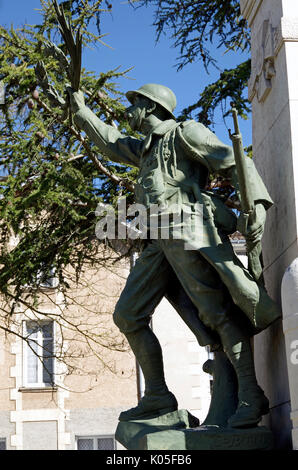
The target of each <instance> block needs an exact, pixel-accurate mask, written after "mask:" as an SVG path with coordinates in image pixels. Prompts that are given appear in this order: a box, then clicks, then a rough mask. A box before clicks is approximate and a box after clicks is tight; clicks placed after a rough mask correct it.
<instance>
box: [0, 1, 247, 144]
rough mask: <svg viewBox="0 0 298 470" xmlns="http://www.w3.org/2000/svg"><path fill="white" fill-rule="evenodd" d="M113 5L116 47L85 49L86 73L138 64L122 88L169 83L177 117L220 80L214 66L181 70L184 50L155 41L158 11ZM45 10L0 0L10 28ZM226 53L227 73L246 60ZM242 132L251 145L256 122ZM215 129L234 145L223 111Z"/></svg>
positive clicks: (222, 57) (108, 25)
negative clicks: (179, 58) (179, 64)
mask: <svg viewBox="0 0 298 470" xmlns="http://www.w3.org/2000/svg"><path fill="white" fill-rule="evenodd" d="M113 5H114V11H113V13H112V14H108V13H107V14H106V15H105V16H104V17H103V21H102V32H103V33H107V34H108V35H107V36H106V37H105V38H104V40H105V42H106V43H108V44H109V46H111V47H112V49H110V48H107V47H104V46H102V45H100V44H99V46H98V47H97V48H95V49H94V50H92V51H90V50H85V51H84V52H83V59H84V66H85V67H86V69H88V70H93V71H95V72H96V73H99V72H101V71H107V70H110V69H112V68H116V67H118V66H119V65H121V66H122V69H123V70H124V69H127V68H129V67H132V66H133V67H134V68H133V70H131V71H130V73H129V76H130V77H131V79H129V80H128V79H121V81H120V82H119V87H120V89H121V90H122V91H127V90H129V89H136V88H139V87H140V86H141V85H143V84H144V83H149V82H153V83H161V84H164V85H167V86H168V87H170V88H171V89H172V90H173V91H174V93H175V94H176V96H177V102H178V104H177V108H176V111H175V113H176V114H177V115H178V114H179V111H180V110H181V109H183V108H184V107H186V106H188V105H190V104H193V103H194V102H195V101H197V100H198V99H199V95H200V92H201V91H202V90H203V88H204V86H205V85H207V84H208V83H210V82H212V81H215V80H216V79H217V78H218V74H219V72H218V71H217V70H216V69H215V68H213V67H210V74H209V75H208V74H207V73H206V71H205V69H204V67H203V66H202V64H201V62H198V63H195V64H191V65H189V66H187V67H185V68H184V69H183V70H182V71H180V72H177V71H176V68H175V63H176V57H177V55H178V53H177V52H178V51H177V50H175V49H174V48H173V47H171V45H172V41H171V40H170V39H169V38H168V37H165V36H163V37H162V38H161V40H160V41H159V42H158V43H157V44H156V43H155V28H154V27H153V26H152V23H153V12H154V9H153V8H140V9H137V10H133V9H132V8H131V6H129V5H128V3H127V1H122V0H118V1H114V2H113ZM39 7H40V2H39V0H0V23H1V24H2V25H6V26H7V25H10V24H11V23H13V24H14V26H17V25H22V24H24V23H29V24H34V23H36V22H39V21H40V20H39V18H40V14H39V13H38V12H37V11H34V9H36V8H39ZM115 7H117V8H115ZM223 52H224V51H218V50H216V49H214V53H215V54H216V57H217V58H218V65H219V67H220V68H221V69H222V70H224V69H225V68H232V67H234V66H235V65H236V64H237V63H240V62H242V61H243V60H245V59H246V56H244V55H240V54H234V53H230V54H224V53H223ZM227 125H228V126H229V127H232V120H231V119H229V120H227ZM241 129H242V133H243V140H244V145H249V144H250V143H251V122H250V121H248V122H243V121H241ZM213 130H214V131H215V132H216V134H217V135H218V137H219V138H220V139H221V140H223V141H224V142H225V143H227V144H230V139H229V137H228V131H227V128H226V126H225V124H224V123H223V120H222V117H221V113H220V111H219V112H218V113H217V115H216V124H215V126H214V129H213Z"/></svg>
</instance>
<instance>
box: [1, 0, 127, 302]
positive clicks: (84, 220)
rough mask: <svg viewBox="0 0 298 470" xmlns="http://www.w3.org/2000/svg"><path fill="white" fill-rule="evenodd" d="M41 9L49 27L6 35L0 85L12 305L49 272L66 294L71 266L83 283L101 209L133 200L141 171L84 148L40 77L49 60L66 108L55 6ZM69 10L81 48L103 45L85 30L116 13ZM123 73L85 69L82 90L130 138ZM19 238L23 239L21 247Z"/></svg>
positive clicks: (4, 274) (102, 7)
mask: <svg viewBox="0 0 298 470" xmlns="http://www.w3.org/2000/svg"><path fill="white" fill-rule="evenodd" d="M41 4H42V16H43V18H42V23H41V24H39V25H32V26H29V25H25V26H24V27H22V28H21V29H18V30H16V29H14V28H13V27H11V28H10V29H7V28H4V27H2V26H1V27H0V80H3V82H4V85H5V102H4V104H2V105H0V162H1V174H2V177H1V178H0V180H1V181H0V213H1V221H0V244H1V254H0V266H1V269H0V286H1V291H2V293H4V294H5V295H6V296H7V298H10V297H14V298H15V299H18V298H19V297H20V296H21V295H22V294H23V293H24V292H27V293H28V292H29V293H30V294H32V293H34V292H35V291H36V289H37V288H38V286H39V284H40V282H43V280H44V279H43V278H42V277H41V276H40V275H39V273H41V272H43V276H44V278H46V277H47V276H49V275H50V269H51V268H53V267H54V268H55V270H56V273H57V276H58V277H59V280H60V286H61V287H62V288H63V287H65V288H67V281H66V280H65V278H64V275H63V272H64V268H65V266H67V265H71V266H73V268H74V269H75V270H76V272H77V276H79V274H80V270H81V267H82V265H83V264H84V263H88V262H90V263H91V264H92V263H93V262H94V260H95V258H96V253H97V250H98V248H99V241H98V240H96V239H95V224H96V217H95V214H94V211H95V209H96V207H97V204H98V203H99V202H102V201H104V202H106V203H113V204H115V202H116V194H117V193H118V192H119V190H121V191H122V192H123V193H127V194H128V195H129V196H130V197H131V191H130V189H131V185H129V184H127V180H128V179H129V178H130V179H133V178H134V176H135V169H131V168H126V167H124V166H121V165H115V164H112V163H107V162H106V161H105V160H104V157H103V156H101V155H98V151H97V149H96V147H95V146H94V144H93V143H92V142H88V140H87V139H86V138H85V140H84V141H83V140H82V136H81V135H80V133H79V131H78V130H77V129H76V128H75V127H74V126H73V124H72V120H71V117H70V115H69V113H68V112H67V110H66V113H65V109H62V107H61V105H59V102H57V100H56V101H55V100H53V99H51V96H49V94H48V93H46V90H45V89H44V87H41V86H40V82H39V79H38V78H37V75H36V73H35V69H36V66H37V64H40V63H41V61H42V62H43V67H44V69H45V72H46V75H47V80H48V84H49V85H50V86H51V87H52V88H51V89H52V90H55V93H57V96H59V99H60V102H62V103H63V102H67V96H66V94H65V89H66V86H67V83H69V80H68V77H67V74H66V70H65V67H61V63H60V62H59V57H58V56H57V55H55V54H49V53H46V51H48V49H47V48H48V41H51V42H53V43H54V44H56V45H57V46H59V47H60V48H61V49H63V44H61V37H60V34H59V32H58V29H57V21H56V20H55V16H54V9H53V6H52V3H51V2H50V1H45V0H42V1H41ZM67 5H68V6H69V9H68V10H66V12H67V14H68V16H69V18H71V20H72V23H73V25H74V30H75V31H76V29H77V28H79V27H80V28H81V31H82V34H83V44H84V45H85V46H88V45H89V44H91V43H92V42H94V41H99V40H101V36H95V35H94V34H91V33H89V32H88V29H87V27H88V24H89V23H90V22H91V21H94V20H95V21H97V23H98V25H99V24H100V21H101V16H102V15H104V14H105V11H106V10H109V5H110V4H109V3H107V2H104V1H102V0H85V1H73V2H64V6H67ZM64 54H66V55H67V51H66V50H65V49H64ZM124 74H125V71H122V72H121V71H119V70H118V69H117V70H113V71H107V72H104V71H103V72H102V73H101V74H100V77H99V78H98V77H96V76H95V74H94V73H93V72H89V71H86V70H84V69H83V70H82V74H81V88H82V89H83V90H84V91H85V93H86V100H87V102H88V106H89V107H90V108H91V109H92V110H93V111H94V112H95V113H96V114H97V115H98V116H99V117H100V118H101V119H103V120H104V121H106V122H108V123H112V122H113V121H117V124H119V127H120V129H121V130H122V131H123V132H124V133H125V132H129V128H128V126H127V124H126V122H125V119H124V116H123V110H124V106H123V104H122V94H121V93H119V92H118V91H117V88H116V80H117V78H118V77H119V76H123V75H124ZM94 162H95V163H98V165H97V166H96V165H94ZM100 165H101V166H100ZM100 168H102V169H103V170H104V171H103V172H101V173H100V172H99V169H100ZM127 188H129V189H127ZM12 233H13V234H15V235H16V236H17V237H18V238H19V243H18V244H17V245H16V246H15V247H13V248H11V247H9V240H10V239H11V235H12Z"/></svg>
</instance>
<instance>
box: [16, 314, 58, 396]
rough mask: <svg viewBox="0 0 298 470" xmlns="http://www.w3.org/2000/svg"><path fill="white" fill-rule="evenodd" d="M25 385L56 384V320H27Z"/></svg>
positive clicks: (25, 328)
mask: <svg viewBox="0 0 298 470" xmlns="http://www.w3.org/2000/svg"><path fill="white" fill-rule="evenodd" d="M24 336H25V337H26V338H27V341H25V342H24V363H23V367H24V369H23V370H24V385H25V387H45V386H52V385H53V384H54V322H53V321H48V322H45V321H41V322H37V321H25V322H24Z"/></svg>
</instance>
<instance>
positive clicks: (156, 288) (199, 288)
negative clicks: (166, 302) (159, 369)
mask: <svg viewBox="0 0 298 470" xmlns="http://www.w3.org/2000/svg"><path fill="white" fill-rule="evenodd" d="M184 243H185V242H184V241H183V240H179V239H178V240H175V239H174V240H173V239H171V240H163V239H159V240H153V241H151V242H149V244H148V245H147V247H146V248H145V250H144V251H143V252H142V254H141V256H140V258H139V259H138V260H137V262H136V264H135V266H134V267H133V269H132V270H131V272H130V274H129V276H128V278H127V282H126V285H125V287H124V290H123V291H122V293H121V296H120V298H119V300H118V302H117V305H116V308H115V313H114V322H115V324H116V325H117V326H118V328H119V329H120V331H121V332H122V333H124V334H128V333H132V332H135V331H137V330H139V329H140V328H143V327H144V326H147V325H148V324H149V321H150V317H151V315H152V313H153V312H154V309H155V308H156V307H157V305H158V304H159V302H160V301H161V299H162V297H163V296H164V295H165V293H166V290H167V285H168V284H167V283H168V282H169V279H170V278H171V276H170V270H171V269H173V270H174V272H175V274H176V276H177V278H178V280H179V281H180V283H181V284H182V286H183V288H184V290H185V292H186V293H187V295H188V296H189V298H190V299H191V301H192V302H193V304H194V305H195V307H196V308H197V309H198V313H199V318H200V319H201V321H202V322H203V323H204V324H205V325H206V326H207V327H210V328H211V329H213V330H216V329H217V327H219V326H220V325H221V324H222V323H224V322H225V321H226V319H227V310H228V309H227V307H226V295H225V292H226V291H225V289H224V285H223V283H222V281H221V279H220V277H219V275H218V273H217V272H216V270H215V269H214V268H213V267H212V266H211V265H210V264H209V263H208V261H206V260H205V259H204V258H203V257H202V255H201V254H200V252H199V251H198V250H186V249H185V244H184Z"/></svg>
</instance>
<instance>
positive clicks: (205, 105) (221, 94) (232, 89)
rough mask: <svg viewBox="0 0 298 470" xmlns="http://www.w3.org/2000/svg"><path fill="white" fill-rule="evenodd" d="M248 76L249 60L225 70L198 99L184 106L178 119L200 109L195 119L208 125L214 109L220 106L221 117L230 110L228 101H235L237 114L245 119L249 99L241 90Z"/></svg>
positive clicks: (188, 116)
mask: <svg viewBox="0 0 298 470" xmlns="http://www.w3.org/2000/svg"><path fill="white" fill-rule="evenodd" d="M249 76H250V60H247V61H245V62H243V63H242V64H240V65H238V66H237V67H236V68H234V69H230V70H225V71H224V72H222V73H221V74H220V78H219V79H218V80H217V81H216V82H214V83H211V84H210V85H208V86H207V87H206V88H205V89H204V91H203V92H202V93H201V95H200V96H201V97H200V99H199V101H197V102H196V103H194V104H193V105H191V106H189V107H187V108H185V109H184V110H183V111H182V113H181V116H180V119H182V120H185V119H188V118H190V116H191V113H192V112H193V111H194V110H200V111H199V112H198V113H197V115H196V117H197V119H198V120H199V121H200V122H202V123H203V124H205V125H206V126H209V125H210V124H211V123H212V122H213V115H214V111H215V109H216V108H217V107H218V106H222V111H223V113H222V114H223V117H226V116H227V115H228V114H229V112H230V101H233V102H234V103H235V106H236V108H237V110H238V113H239V115H240V116H241V117H242V118H244V119H246V118H247V114H248V113H249V112H250V107H249V101H248V100H247V99H246V98H244V96H243V90H244V89H245V87H246V85H247V81H248V79H249Z"/></svg>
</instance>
